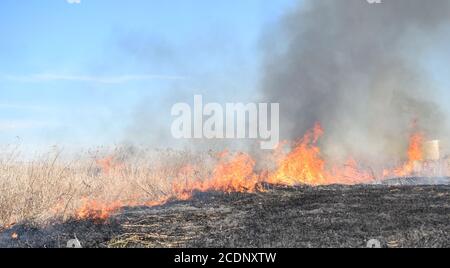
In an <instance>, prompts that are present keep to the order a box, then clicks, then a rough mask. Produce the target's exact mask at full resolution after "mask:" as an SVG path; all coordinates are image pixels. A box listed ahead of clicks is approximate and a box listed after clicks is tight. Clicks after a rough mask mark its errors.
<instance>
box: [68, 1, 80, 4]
mask: <svg viewBox="0 0 450 268" xmlns="http://www.w3.org/2000/svg"><path fill="white" fill-rule="evenodd" d="M66 1H67V3H69V4H81V0H66Z"/></svg>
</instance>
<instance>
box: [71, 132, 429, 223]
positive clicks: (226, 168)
mask: <svg viewBox="0 0 450 268" xmlns="http://www.w3.org/2000/svg"><path fill="white" fill-rule="evenodd" d="M323 135H324V130H323V129H322V127H321V125H320V124H316V125H315V126H314V128H313V129H311V130H309V131H307V133H306V134H305V135H304V136H303V138H301V139H300V140H299V141H298V142H297V143H295V144H294V145H293V146H292V149H291V150H290V151H289V152H287V153H285V152H283V150H282V149H283V148H282V147H285V146H286V145H287V143H282V144H280V146H279V148H278V149H277V150H275V152H274V157H275V159H276V168H275V169H274V170H272V171H270V170H263V171H261V172H256V171H255V165H256V163H255V160H254V159H253V158H252V157H251V156H250V155H249V154H246V153H234V154H233V153H230V152H228V151H225V152H222V153H220V154H219V155H217V159H216V160H217V163H216V165H215V167H214V168H213V169H212V171H211V172H210V173H209V175H203V176H200V175H199V174H200V172H199V169H198V168H197V167H196V166H195V165H186V166H185V167H183V168H181V169H180V170H179V172H178V175H177V176H176V178H174V179H173V183H172V187H171V190H170V193H168V194H166V195H165V196H162V197H160V198H159V199H156V200H150V201H147V202H141V203H139V202H112V203H103V202H98V201H93V200H85V201H84V202H83V205H82V206H81V208H80V209H79V210H78V211H77V214H76V215H77V218H78V219H86V218H91V219H99V220H105V219H107V218H108V217H109V216H110V215H111V213H114V212H116V211H118V210H119V209H121V208H122V207H124V206H138V205H146V206H157V205H162V204H165V203H167V202H168V201H169V200H188V199H190V198H191V197H192V196H193V194H194V193H195V192H207V191H220V192H224V193H231V192H246V193H249V192H250V193H251V192H256V191H261V190H262V189H261V187H260V186H261V185H262V184H261V183H263V182H265V183H270V184H277V185H285V186H295V185H311V186H319V185H329V184H347V185H352V184H358V183H371V182H374V181H375V177H376V176H375V174H374V172H373V171H372V170H370V172H369V171H367V170H363V169H361V167H360V164H359V163H358V162H357V161H356V160H354V159H353V158H349V159H348V160H347V161H346V162H345V163H344V164H343V165H329V164H328V163H326V160H325V159H326V158H325V157H324V156H323V155H322V152H321V150H320V147H319V140H320V138H321V137H322V136H323ZM423 143H424V135H423V134H422V133H420V132H417V133H414V134H412V135H411V137H410V141H409V149H408V152H407V156H408V160H407V161H406V163H405V164H403V165H402V166H400V167H398V168H395V169H392V170H385V171H384V172H383V177H382V178H388V177H405V176H409V175H411V174H413V172H414V169H415V165H416V163H417V162H419V161H422V160H423V158H424V156H423ZM97 163H98V164H99V165H100V166H101V167H102V170H103V171H104V172H105V173H110V172H112V171H114V170H117V169H118V168H121V167H122V164H119V163H117V162H116V161H115V160H114V158H112V157H110V158H106V159H103V160H100V161H98V162H97ZM168 179H169V178H168ZM136 200H138V198H137V199H136Z"/></svg>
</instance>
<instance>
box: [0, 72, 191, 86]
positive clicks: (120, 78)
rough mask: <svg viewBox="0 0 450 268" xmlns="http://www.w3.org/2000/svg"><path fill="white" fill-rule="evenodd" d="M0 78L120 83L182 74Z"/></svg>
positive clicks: (179, 78)
mask: <svg viewBox="0 0 450 268" xmlns="http://www.w3.org/2000/svg"><path fill="white" fill-rule="evenodd" d="M1 78H3V79H6V80H12V81H17V82H51V81H72V82H91V83H103V84H121V83H127V82H133V81H143V80H183V79H186V77H184V76H175V75H153V74H150V75H116V76H91V75H66V74H32V75H3V76H1Z"/></svg>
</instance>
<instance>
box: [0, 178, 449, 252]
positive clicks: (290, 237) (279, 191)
mask: <svg viewBox="0 0 450 268" xmlns="http://www.w3.org/2000/svg"><path fill="white" fill-rule="evenodd" d="M266 187H267V189H268V190H267V191H266V192H264V193H253V194H252V193H232V194H226V193H218V192H210V193H197V194H196V195H195V196H194V197H193V198H192V199H191V200H189V201H175V202H170V203H168V204H165V205H163V206H157V207H133V208H124V209H122V210H120V211H118V212H117V213H115V214H114V215H112V216H111V217H110V218H109V219H108V220H107V221H105V222H98V221H95V220H70V221H67V222H64V223H53V224H50V225H48V226H47V227H45V228H42V227H36V226H34V225H32V224H20V225H16V226H14V227H13V228H11V229H9V230H7V231H5V232H3V233H2V234H1V235H0V246H2V247H65V246H66V242H67V241H68V240H69V239H73V238H74V236H76V237H77V238H78V239H79V241H80V242H81V244H82V246H84V247H365V246H366V243H367V241H368V240H369V239H371V238H376V239H378V240H379V241H381V243H382V246H383V247H394V248H395V247H449V246H450V224H449V223H450V205H449V204H450V186H448V185H447V186H445V185H441V186H389V185H376V186H375V185H372V186H368V185H366V186H338V185H333V186H325V187H274V186H269V185H267V186H266ZM14 234H17V235H18V236H17V237H15V238H13V235H14Z"/></svg>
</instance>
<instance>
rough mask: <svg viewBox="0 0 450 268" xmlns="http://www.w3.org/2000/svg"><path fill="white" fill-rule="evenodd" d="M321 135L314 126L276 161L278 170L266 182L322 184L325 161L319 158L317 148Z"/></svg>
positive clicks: (318, 127)
mask: <svg viewBox="0 0 450 268" xmlns="http://www.w3.org/2000/svg"><path fill="white" fill-rule="evenodd" d="M322 135H323V130H322V127H321V126H320V125H319V124H316V126H315V127H314V129H313V130H310V131H308V132H307V133H306V135H305V136H304V137H303V138H302V139H301V140H300V141H299V142H298V143H297V144H296V146H295V148H294V149H293V150H292V151H291V152H290V153H289V154H288V155H287V156H284V157H282V158H281V159H279V160H278V168H277V170H276V171H275V173H273V174H272V175H270V176H269V178H268V182H269V183H273V184H282V185H290V186H292V185H297V184H310V185H318V184H321V183H323V182H324V181H325V176H324V170H325V161H324V160H323V159H322V158H321V157H320V149H319V147H318V146H317V141H318V140H319V138H320V137H321V136H322Z"/></svg>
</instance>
